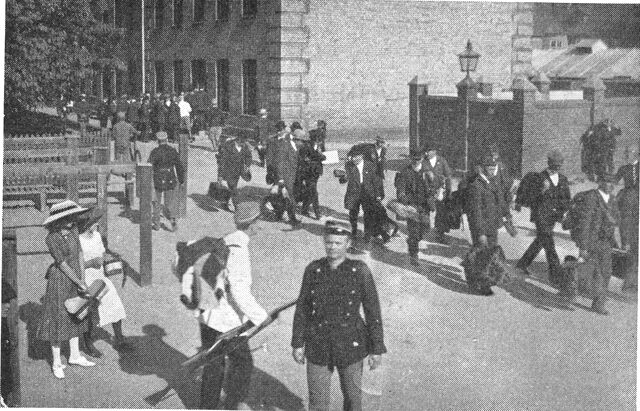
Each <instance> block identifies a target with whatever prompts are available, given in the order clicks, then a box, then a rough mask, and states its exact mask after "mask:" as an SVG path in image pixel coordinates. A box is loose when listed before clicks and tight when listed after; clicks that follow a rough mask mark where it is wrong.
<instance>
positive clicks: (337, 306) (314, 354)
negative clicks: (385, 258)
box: [291, 221, 387, 410]
mask: <svg viewBox="0 0 640 411" xmlns="http://www.w3.org/2000/svg"><path fill="white" fill-rule="evenodd" d="M350 243H351V239H350V237H349V229H348V228H346V227H342V226H340V225H338V224H336V223H335V222H333V221H329V222H327V224H326V225H325V229H324V244H325V250H326V253H327V256H326V257H324V258H321V259H319V260H315V261H313V262H312V263H311V264H309V265H308V266H307V268H306V269H305V272H304V276H303V278H302V287H301V289H300V296H299V297H298V304H297V306H296V312H295V315H294V318H293V332H292V339H291V346H292V347H293V358H294V359H295V361H296V362H298V363H299V364H304V363H305V362H306V363H307V384H308V386H309V409H310V410H328V409H329V408H330V404H331V392H330V387H331V375H332V374H333V370H334V368H337V369H338V375H339V376H340V387H341V389H342V394H343V397H344V402H343V409H344V410H361V409H362V391H361V385H362V367H363V360H364V358H365V357H367V356H368V357H369V360H368V363H369V367H370V368H371V369H375V368H377V367H378V366H379V365H380V363H381V360H382V358H381V355H382V354H384V353H385V352H386V351H387V350H386V348H385V345H384V340H383V330H382V318H381V314H380V302H379V300H378V293H377V291H376V286H375V283H374V281H373V276H372V274H371V271H370V270H369V267H368V266H367V264H366V263H364V262H362V261H359V260H351V259H348V258H346V255H347V249H348V248H349V246H350ZM360 307H362V308H363V311H364V317H365V318H364V320H363V319H362V317H361V316H360Z"/></svg>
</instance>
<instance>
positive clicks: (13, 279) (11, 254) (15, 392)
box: [2, 230, 20, 407]
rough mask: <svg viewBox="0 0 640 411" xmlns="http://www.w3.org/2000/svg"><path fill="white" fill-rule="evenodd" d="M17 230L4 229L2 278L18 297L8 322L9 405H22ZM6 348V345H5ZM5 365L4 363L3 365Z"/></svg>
mask: <svg viewBox="0 0 640 411" xmlns="http://www.w3.org/2000/svg"><path fill="white" fill-rule="evenodd" d="M16 254H17V242H16V230H2V280H3V281H6V282H7V284H9V285H10V286H11V287H12V288H13V289H14V291H15V292H16V298H14V299H13V300H11V305H10V308H9V314H8V316H7V323H8V325H9V341H10V342H11V348H12V349H11V357H10V361H9V364H10V367H11V378H12V379H13V384H12V388H11V393H10V394H9V396H8V398H5V402H6V404H7V405H8V406H9V407H19V406H20V355H19V351H18V349H19V346H18V329H19V327H18V326H19V324H18V319H19V309H18V298H17V295H18V276H17V274H18V257H17V255H16ZM3 337H4V336H3ZM3 348H4V347H3ZM3 367H4V365H3Z"/></svg>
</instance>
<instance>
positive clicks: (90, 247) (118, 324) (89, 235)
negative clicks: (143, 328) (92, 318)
mask: <svg viewBox="0 0 640 411" xmlns="http://www.w3.org/2000/svg"><path fill="white" fill-rule="evenodd" d="M100 217H101V215H99V214H95V213H93V215H92V216H91V217H90V218H88V219H87V220H86V221H84V222H82V223H81V224H80V232H81V234H80V236H79V237H80V247H81V248H82V253H83V256H84V266H85V271H84V275H85V281H86V283H87V284H89V285H90V284H91V283H93V282H94V281H95V280H98V279H99V280H102V281H104V282H105V284H106V290H107V292H106V294H105V295H104V297H102V299H101V300H100V304H99V305H98V315H99V317H100V327H104V326H106V325H107V324H112V325H113V333H114V335H115V338H114V344H113V346H114V348H116V349H120V348H128V346H127V343H126V341H125V338H124V336H123V335H122V320H123V319H124V318H126V316H127V315H126V313H125V311H124V306H123V305H122V301H121V300H120V297H119V296H118V292H117V291H116V288H115V286H114V285H113V283H112V282H111V280H109V279H108V278H107V277H106V276H105V275H104V255H105V252H106V250H105V248H104V243H103V242H102V236H101V235H100V233H99V232H98V221H99V220H100ZM92 328H93V324H92V322H90V324H89V331H88V333H87V334H85V342H86V343H87V344H86V345H87V347H89V346H93V343H92V339H91V330H92ZM93 349H94V350H95V347H93ZM96 351H97V350H96ZM98 354H99V352H98ZM99 355H100V354H99Z"/></svg>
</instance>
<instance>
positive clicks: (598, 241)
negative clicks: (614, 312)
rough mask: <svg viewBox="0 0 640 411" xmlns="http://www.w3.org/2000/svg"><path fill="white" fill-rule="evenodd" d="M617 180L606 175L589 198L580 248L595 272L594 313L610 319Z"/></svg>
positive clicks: (580, 223)
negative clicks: (606, 305)
mask: <svg viewBox="0 0 640 411" xmlns="http://www.w3.org/2000/svg"><path fill="white" fill-rule="evenodd" d="M614 183H615V177H614V176H612V175H610V174H604V175H602V178H601V179H600V181H599V182H598V188H597V189H594V190H591V191H590V192H589V193H588V195H587V196H586V200H585V205H584V210H585V212H584V214H583V215H581V217H582V218H580V221H578V235H577V239H576V245H577V246H578V248H579V249H580V258H582V259H584V260H585V261H586V263H587V265H586V267H587V268H588V269H589V270H590V271H591V272H592V276H593V294H594V299H593V303H592V305H591V309H592V310H593V311H595V312H596V313H598V314H601V315H608V314H609V312H608V311H607V310H606V309H605V308H604V304H605V302H606V300H607V288H608V287H609V280H610V279H611V266H612V261H611V254H612V244H613V242H614V232H615V225H616V214H615V201H614V197H613V196H612V194H611V193H612V192H613V184H614Z"/></svg>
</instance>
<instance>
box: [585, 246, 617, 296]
mask: <svg viewBox="0 0 640 411" xmlns="http://www.w3.org/2000/svg"><path fill="white" fill-rule="evenodd" d="M588 252H589V257H588V258H587V261H586V264H587V267H588V268H587V269H588V270H590V271H591V277H592V279H593V294H594V298H593V306H594V307H597V306H599V307H603V306H604V303H605V302H606V301H607V289H608V288H609V280H610V279H611V270H612V256H611V254H612V250H611V241H610V240H597V241H595V242H594V244H592V246H591V247H590V249H589V250H588Z"/></svg>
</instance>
